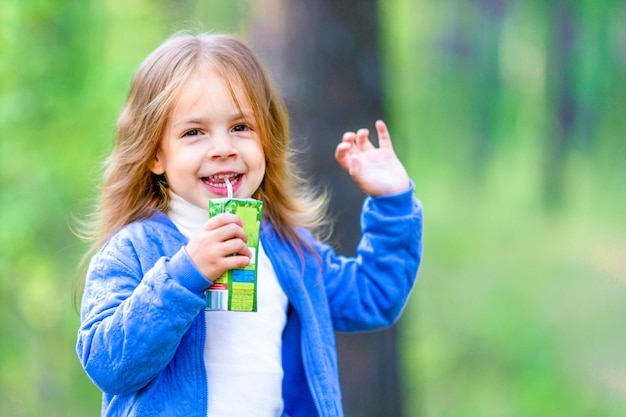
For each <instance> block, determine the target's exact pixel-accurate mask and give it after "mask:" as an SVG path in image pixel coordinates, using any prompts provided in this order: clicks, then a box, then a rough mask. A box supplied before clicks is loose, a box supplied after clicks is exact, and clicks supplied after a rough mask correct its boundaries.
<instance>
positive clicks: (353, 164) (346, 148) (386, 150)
mask: <svg viewBox="0 0 626 417" xmlns="http://www.w3.org/2000/svg"><path fill="white" fill-rule="evenodd" d="M376 132H377V133H378V145H379V147H378V148H376V147H375V146H374V145H373V144H372V142H371V141H370V140H369V131H368V130H367V129H359V130H358V131H357V132H356V133H354V132H346V133H344V134H343V140H342V141H341V143H340V144H339V145H337V149H336V150H335V159H337V162H339V165H341V166H342V167H343V168H344V169H345V170H346V171H348V173H349V174H350V176H351V177H352V179H353V180H354V181H355V182H356V183H357V185H358V186H359V187H360V188H361V189H362V190H363V191H364V192H365V193H366V194H369V195H371V196H380V195H389V194H396V193H399V192H403V191H406V190H407V189H408V188H409V186H410V182H409V176H408V174H407V172H406V170H405V169H404V166H403V165H402V163H401V162H400V160H399V159H398V157H397V156H396V154H395V152H394V150H393V147H392V145H391V138H390V136H389V131H388V130H387V126H386V125H385V122H383V121H382V120H378V121H377V122H376Z"/></svg>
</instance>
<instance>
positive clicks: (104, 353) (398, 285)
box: [77, 189, 422, 417]
mask: <svg viewBox="0 0 626 417" xmlns="http://www.w3.org/2000/svg"><path fill="white" fill-rule="evenodd" d="M361 227H362V231H363V236H362V238H361V241H360V243H359V245H358V248H357V255H356V256H355V257H343V256H339V255H336V254H335V252H334V251H333V249H332V248H331V247H330V246H328V245H326V244H323V243H320V242H318V241H316V240H314V239H313V237H312V236H311V235H310V234H309V233H308V232H306V231H301V234H302V236H303V237H304V239H305V240H306V241H307V242H309V244H310V245H311V246H312V248H313V249H314V250H315V251H316V254H312V253H304V258H302V257H301V256H302V254H299V253H298V252H297V251H296V250H295V249H294V248H293V247H292V246H290V245H288V244H286V243H285V241H284V240H283V239H281V237H280V236H279V235H278V234H277V233H276V230H275V229H274V228H273V227H272V225H271V224H269V223H267V222H264V223H263V225H262V230H261V239H262V242H263V246H264V248H265V251H266V253H267V256H268V257H269V259H270V260H271V262H272V265H273V266H274V269H275V271H276V275H277V277H278V280H279V282H280V284H281V286H282V288H283V290H284V291H285V293H286V295H287V297H288V299H289V311H288V319H287V324H286V327H285V329H284V332H283V345H282V346H283V352H282V357H283V359H282V361H283V369H284V378H283V400H284V406H285V407H284V413H283V415H284V416H290V417H299V416H307V417H308V416H322V417H326V416H328V417H331V416H342V415H343V410H342V405H341V392H340V387H339V378H338V373H337V357H336V349H335V337H334V331H341V332H353V331H367V330H374V329H379V328H382V327H387V326H390V325H392V324H393V323H394V322H395V321H396V320H397V319H398V317H399V316H400V313H401V311H402V309H403V307H404V305H405V302H406V300H407V297H408V295H409V293H410V291H411V288H412V286H413V283H414V281H415V278H416V276H417V270H418V267H419V264H420V260H421V253H422V208H421V204H420V203H419V201H418V200H417V199H415V197H414V196H413V189H410V190H409V191H407V192H405V193H400V194H396V195H392V196H383V197H367V199H366V200H365V203H364V205H363V212H362V215H361ZM186 243H187V240H186V238H185V237H184V236H183V235H182V234H181V233H180V232H179V231H178V230H177V229H176V227H175V226H174V224H173V223H172V222H171V221H170V220H169V219H168V218H167V217H166V216H165V215H164V214H163V213H156V214H155V215H154V216H152V217H151V218H150V219H147V220H143V221H138V222H135V223H132V224H130V225H128V226H126V227H125V228H123V229H122V230H121V231H120V232H118V233H117V234H115V235H114V236H113V237H112V238H111V239H110V240H109V241H108V242H107V243H106V244H105V245H104V247H103V248H102V249H101V250H100V251H99V252H98V253H97V254H96V255H95V256H94V257H93V259H92V261H91V263H90V267H89V270H88V273H87V279H86V282H85V289H84V294H83V300H82V304H81V326H80V329H79V332H78V343H77V352H78V356H79V358H80V360H81V362H82V365H83V367H84V369H85V371H86V372H87V374H88V375H89V377H90V378H91V379H92V381H93V382H94V383H95V384H96V385H97V386H98V387H99V388H100V389H101V390H102V391H103V400H102V415H103V416H141V417H147V416H185V417H195V416H198V417H205V416H206V407H207V406H206V404H207V401H211V399H208V398H207V395H206V394H207V387H206V384H207V382H206V376H205V370H204V363H203V350H204V342H205V340H204V339H205V315H204V314H203V309H204V307H205V303H206V299H205V293H204V291H205V290H206V288H207V287H208V285H209V284H210V282H209V281H208V280H207V279H206V278H205V277H204V276H203V275H202V274H201V273H200V272H199V271H198V270H197V268H196V267H195V265H194V264H193V262H192V261H191V259H190V258H189V256H188V255H187V253H186V251H185V249H184V245H185V244H186ZM302 259H304V262H302ZM320 260H321V262H320ZM261 279H262V278H261Z"/></svg>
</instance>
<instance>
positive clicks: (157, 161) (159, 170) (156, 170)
mask: <svg viewBox="0 0 626 417" xmlns="http://www.w3.org/2000/svg"><path fill="white" fill-rule="evenodd" d="M160 156H161V155H160V152H159V153H157V155H156V156H155V157H154V160H153V161H152V163H151V164H150V167H149V168H150V171H152V173H153V174H156V175H163V174H164V173H165V168H164V167H163V163H162V162H161V158H160Z"/></svg>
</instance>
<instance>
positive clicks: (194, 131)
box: [183, 129, 202, 136]
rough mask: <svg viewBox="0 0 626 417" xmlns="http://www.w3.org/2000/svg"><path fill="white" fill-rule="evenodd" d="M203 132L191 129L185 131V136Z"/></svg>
mask: <svg viewBox="0 0 626 417" xmlns="http://www.w3.org/2000/svg"><path fill="white" fill-rule="evenodd" d="M201 134H202V133H200V131H199V130H198V129H191V130H188V131H186V132H185V134H184V135H183V136H198V135H201Z"/></svg>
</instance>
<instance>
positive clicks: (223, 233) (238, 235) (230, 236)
mask: <svg viewBox="0 0 626 417" xmlns="http://www.w3.org/2000/svg"><path fill="white" fill-rule="evenodd" d="M212 233H213V234H214V236H215V237H214V238H215V241H216V242H226V241H229V240H234V239H239V240H241V241H243V242H244V243H246V242H248V235H247V234H246V232H245V230H243V228H242V227H241V226H239V225H238V224H233V223H230V224H225V225H224V226H222V227H220V228H218V229H215V230H214V231H213V232H212Z"/></svg>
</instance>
